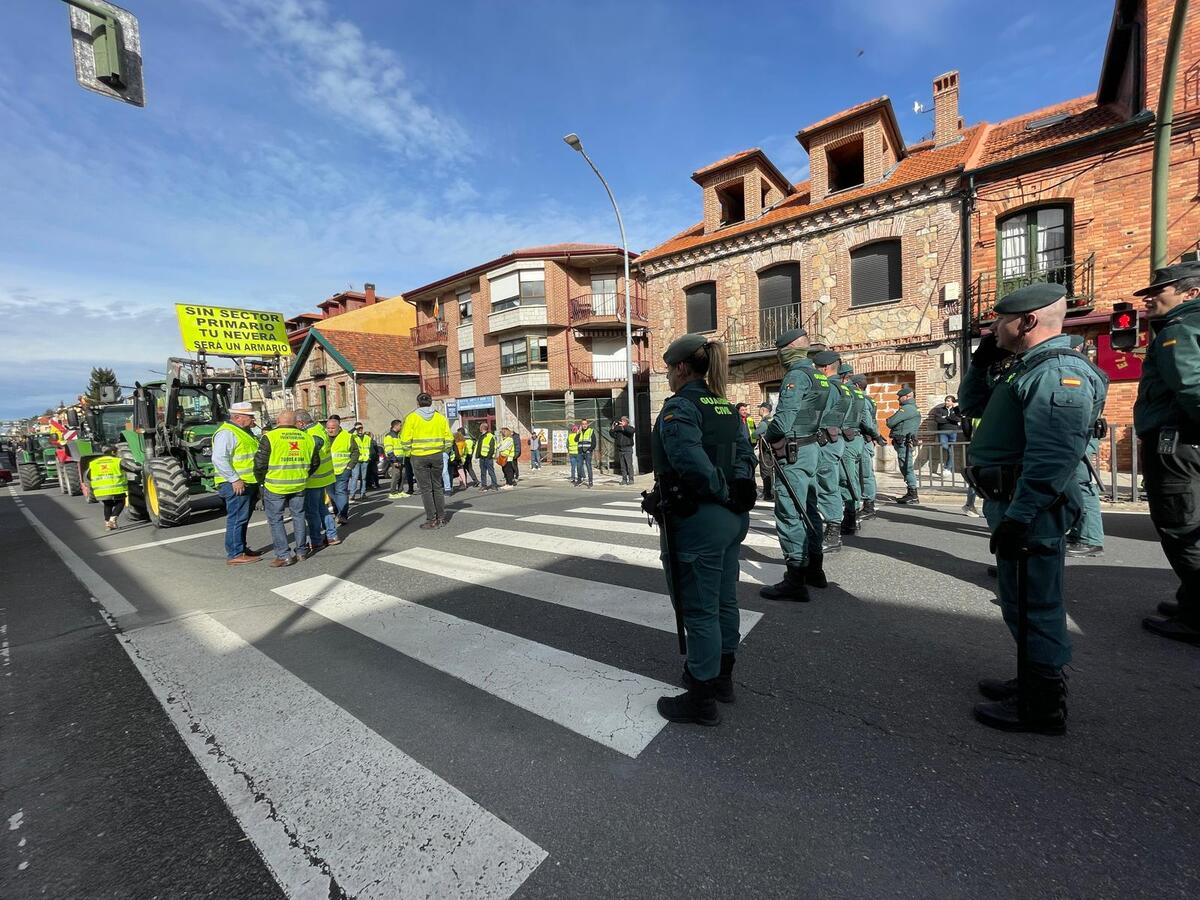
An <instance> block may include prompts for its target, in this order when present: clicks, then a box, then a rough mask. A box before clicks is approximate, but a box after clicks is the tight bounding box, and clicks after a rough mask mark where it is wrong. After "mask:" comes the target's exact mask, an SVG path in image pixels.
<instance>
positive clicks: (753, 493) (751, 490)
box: [729, 478, 758, 514]
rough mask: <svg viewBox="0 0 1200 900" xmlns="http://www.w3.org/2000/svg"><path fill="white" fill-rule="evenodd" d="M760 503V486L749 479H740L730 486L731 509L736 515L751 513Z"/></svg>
mask: <svg viewBox="0 0 1200 900" xmlns="http://www.w3.org/2000/svg"><path fill="white" fill-rule="evenodd" d="M757 502H758V485H757V484H756V483H755V482H754V481H753V480H752V479H749V478H739V479H737V480H736V481H734V483H733V484H731V485H730V486H729V508H730V509H732V510H733V511H734V512H735V513H739V514H740V513H744V512H750V510H752V509H754V504H755V503H757Z"/></svg>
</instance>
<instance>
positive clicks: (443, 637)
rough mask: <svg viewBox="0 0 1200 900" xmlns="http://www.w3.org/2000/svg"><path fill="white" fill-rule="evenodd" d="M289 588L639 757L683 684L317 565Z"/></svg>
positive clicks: (282, 591) (317, 608) (367, 630)
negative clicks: (665, 698) (667, 701)
mask: <svg viewBox="0 0 1200 900" xmlns="http://www.w3.org/2000/svg"><path fill="white" fill-rule="evenodd" d="M274 592H275V593H276V594H278V595H279V596H281V597H284V598H286V599H288V600H291V601H292V602H293V603H295V604H297V605H298V606H303V607H305V608H306V609H310V610H312V611H313V612H315V613H317V614H318V615H321V616H324V617H325V618H327V619H330V620H331V621H334V622H337V623H338V624H340V625H343V626H345V627H346V628H350V629H352V630H354V631H357V632H358V633H359V634H362V635H364V636H366V637H369V638H371V639H372V640H374V641H378V642H379V643H381V644H383V645H384V646H387V647H391V648H392V649H393V650H397V651H399V652H400V653H403V654H404V655H405V656H409V657H411V658H413V659H415V660H417V661H419V662H422V663H424V664H425V665H427V666H430V667H432V668H434V669H437V670H438V671H440V672H445V673H446V674H448V675H453V676H454V677H455V678H459V679H461V680H462V681H465V682H466V683H467V684H470V685H472V686H474V687H477V688H479V689H480V690H483V691H487V692H488V693H490V694H493V695H495V696H497V697H500V698H501V699H503V700H507V701H508V702H509V703H512V704H513V705H515V706H519V707H521V708H522V709H525V710H528V711H529V712H531V713H534V714H535V715H539V716H541V717H542V718H544V719H549V720H550V721H552V722H556V723H558V724H559V725H562V726H563V727H564V728H569V729H570V730H571V731H574V732H575V733H577V734H581V735H583V736H584V737H586V738H590V739H591V740H594V741H597V742H598V743H601V744H603V745H605V746H606V747H611V748H612V749H614V750H617V751H619V752H621V753H624V754H625V755H627V756H632V757H636V756H637V755H638V754H639V753H641V752H642V750H644V749H645V748H646V745H647V744H649V743H650V741H652V740H653V739H654V737H655V735H657V734H658V732H659V731H661V730H662V727H663V726H664V725H665V724H666V719H664V718H663V717H662V716H660V715H659V714H658V710H657V709H656V708H655V702H656V701H657V700H658V698H659V697H660V696H662V695H664V694H672V695H673V694H678V693H680V689H679V688H677V687H674V686H673V685H669V684H664V683H662V682H661V681H656V680H655V679H653V678H647V677H645V676H643V675H638V674H636V673H634V672H626V671H624V670H622V669H618V668H616V667H614V666H610V665H607V664H605V663H601V662H595V661H593V660H590V659H584V658H583V657H582V656H576V655H575V654H574V653H568V652H566V651H565V650H557V649H555V648H553V647H548V646H546V645H545V644H539V643H537V642H536V641H531V640H527V639H526V638H522V637H517V636H516V635H512V634H507V633H505V632H503V631H498V630H496V629H494V628H489V627H487V626H486V625H480V624H478V623H475V622H470V621H467V620H466V619H460V618H458V617H457V616H452V615H449V614H448V613H443V612H438V611H437V610H434V609H429V608H428V607H424V606H420V605H418V604H416V603H410V602H409V601H407V600H403V599H401V598H399V597H393V596H392V595H390V594H384V593H381V592H379V591H376V590H372V589H371V588H368V587H364V586H362V585H359V584H355V583H354V582H351V581H345V580H343V579H341V578H335V577H334V576H332V575H317V576H315V577H313V578H307V579H305V580H304V581H298V582H296V583H294V584H289V585H284V586H283V587H277V588H274Z"/></svg>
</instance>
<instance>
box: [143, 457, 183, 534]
mask: <svg viewBox="0 0 1200 900" xmlns="http://www.w3.org/2000/svg"><path fill="white" fill-rule="evenodd" d="M142 492H143V494H144V496H145V500H146V511H147V512H149V513H150V521H151V522H153V523H154V527H155V528H174V527H175V526H176V525H186V524H187V523H188V520H189V519H190V518H191V517H192V499H191V495H190V494H189V493H188V484H187V476H186V475H184V473H183V467H182V466H181V465H179V461H178V460H175V459H172V458H171V457H169V456H159V457H155V458H153V459H148V460H146V468H145V469H144V470H143V471H142Z"/></svg>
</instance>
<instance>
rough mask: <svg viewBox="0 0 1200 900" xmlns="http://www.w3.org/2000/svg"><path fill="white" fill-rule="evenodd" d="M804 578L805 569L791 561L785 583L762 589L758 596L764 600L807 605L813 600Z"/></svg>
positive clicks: (784, 576) (788, 564)
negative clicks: (788, 601)
mask: <svg viewBox="0 0 1200 900" xmlns="http://www.w3.org/2000/svg"><path fill="white" fill-rule="evenodd" d="M804 576H805V567H804V566H802V565H801V564H800V563H797V562H793V561H792V560H790V559H789V560H788V563H787V572H785V573H784V575H783V581H781V582H779V584H772V585H770V586H768V587H764V588H762V589H761V590H759V592H758V596H760V597H762V598H763V599H764V600H791V601H794V602H797V603H807V602H808V601H809V600H811V599H812V598H811V597H810V596H808V588H807V587H805V585H804V581H805V577H804Z"/></svg>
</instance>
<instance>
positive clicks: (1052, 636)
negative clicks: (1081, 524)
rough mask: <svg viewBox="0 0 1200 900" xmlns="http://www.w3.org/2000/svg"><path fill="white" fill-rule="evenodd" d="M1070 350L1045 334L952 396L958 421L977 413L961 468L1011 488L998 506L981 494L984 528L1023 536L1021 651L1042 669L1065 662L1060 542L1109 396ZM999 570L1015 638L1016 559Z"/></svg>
mask: <svg viewBox="0 0 1200 900" xmlns="http://www.w3.org/2000/svg"><path fill="white" fill-rule="evenodd" d="M1069 346H1070V342H1069V338H1068V337H1067V336H1066V335H1057V336H1055V337H1052V338H1050V339H1048V340H1045V341H1043V342H1042V343H1040V344H1038V345H1037V346H1036V347H1033V348H1031V349H1029V350H1027V351H1025V352H1024V353H1021V354H1017V355H1016V356H1015V357H1011V358H1010V359H1009V360H1007V361H1006V362H1005V364H1004V365H1003V366H1001V367H1000V368H999V374H998V375H995V376H989V370H988V369H980V368H979V367H977V366H975V365H972V366H971V367H970V368H969V369H968V370H967V374H966V377H965V378H964V379H963V384H962V389H961V392H960V396H959V406H960V408H961V410H962V412H963V414H964V415H966V416H968V417H970V418H976V417H980V416H982V421H981V422H980V423H979V428H978V429H977V430H976V431H975V432H974V434H972V436H971V445H970V448H969V449H968V454H967V456H968V461H969V462H970V464H971V466H973V467H980V471H981V472H982V473H986V474H987V477H988V478H996V477H1000V476H999V475H998V474H997V473H1004V474H1003V477H1004V479H1005V481H1006V483H1008V484H1011V485H1012V487H1011V491H1007V490H1006V491H1003V492H1001V493H1000V495H999V496H998V497H996V498H995V499H989V498H988V496H987V495H986V494H985V496H984V504H983V513H984V515H985V516H986V517H987V520H988V526H989V527H990V528H991V529H992V530H993V531H995V530H996V529H997V527H998V526H999V525H1000V523H1001V521H1002V520H1004V519H1010V520H1012V521H1013V522H1016V523H1020V524H1023V525H1025V526H1026V527H1027V529H1028V530H1027V538H1026V540H1027V542H1028V543H1027V546H1028V547H1029V548H1030V550H1031V551H1032V553H1031V555H1030V556H1029V559H1028V573H1029V577H1028V611H1029V615H1028V625H1029V636H1028V642H1027V653H1028V659H1029V662H1030V663H1031V664H1032V665H1033V666H1034V667H1035V668H1036V667H1040V668H1041V669H1042V670H1043V671H1046V670H1051V671H1056V670H1058V669H1061V668H1062V667H1063V666H1064V665H1066V664H1067V663H1068V662H1070V660H1071V642H1070V639H1069V637H1068V636H1067V621H1066V619H1067V616H1066V609H1065V607H1064V606H1063V595H1062V582H1063V560H1064V558H1065V557H1064V551H1065V540H1064V535H1065V534H1066V532H1067V530H1068V529H1069V528H1070V527H1071V526H1072V525H1073V524H1074V523H1075V520H1076V519H1077V518H1078V516H1079V512H1080V508H1081V505H1082V498H1081V496H1080V492H1079V481H1078V479H1077V478H1076V474H1075V473H1076V471H1077V469H1078V466H1079V461H1080V460H1081V459H1082V458H1083V454H1084V452H1085V450H1086V449H1087V444H1088V440H1089V438H1090V437H1091V435H1092V430H1093V427H1094V425H1095V422H1096V419H1097V418H1099V416H1100V413H1101V411H1102V410H1103V408H1104V398H1105V396H1106V394H1107V391H1108V386H1107V381H1106V379H1105V378H1104V375H1103V373H1101V372H1100V371H1099V370H1098V369H1096V368H1095V367H1094V366H1093V365H1092V364H1091V363H1090V362H1088V360H1087V359H1086V358H1085V357H1084V356H1082V355H1080V354H1079V353H1075V352H1074V351H1071V350H1069ZM1048 351H1050V352H1048ZM1052 351H1066V352H1060V353H1055V352H1052ZM973 471H974V470H973ZM978 477H979V480H981V481H983V475H981V476H978ZM981 493H983V485H982V484H981ZM989 493H990V492H989ZM1006 494H1007V495H1008V496H1006ZM996 567H997V569H998V573H997V577H998V583H999V590H1000V608H1001V611H1002V612H1003V614H1004V621H1005V622H1006V623H1007V625H1008V627H1009V630H1010V631H1011V632H1012V634H1013V637H1014V638H1015V637H1016V636H1017V568H1018V560H1017V559H1016V558H1015V557H1010V556H997V559H996Z"/></svg>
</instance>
